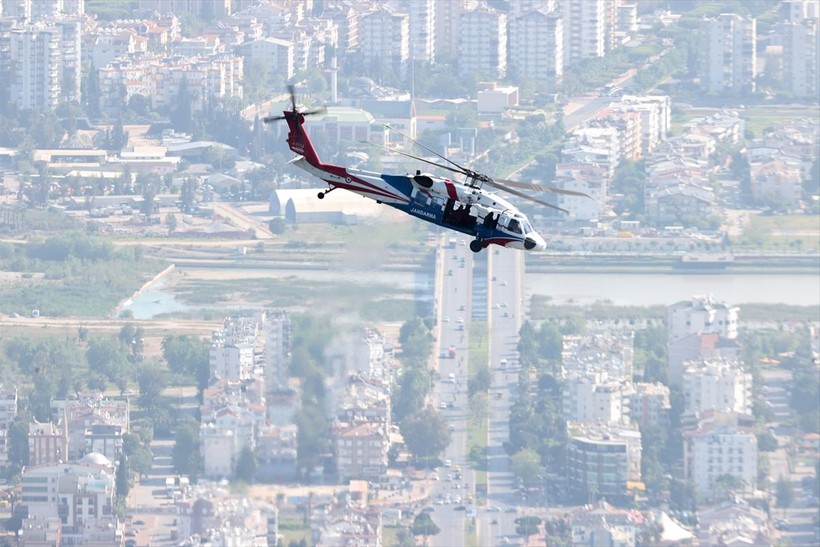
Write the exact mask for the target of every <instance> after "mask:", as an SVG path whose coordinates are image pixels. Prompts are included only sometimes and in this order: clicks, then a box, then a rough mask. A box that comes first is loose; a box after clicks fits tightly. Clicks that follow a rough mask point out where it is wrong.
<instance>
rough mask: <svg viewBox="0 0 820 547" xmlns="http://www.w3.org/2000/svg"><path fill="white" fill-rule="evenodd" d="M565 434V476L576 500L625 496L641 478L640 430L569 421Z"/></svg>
mask: <svg viewBox="0 0 820 547" xmlns="http://www.w3.org/2000/svg"><path fill="white" fill-rule="evenodd" d="M567 434H568V436H569V446H568V448H567V479H568V486H569V489H570V492H571V493H572V494H573V495H574V496H575V497H576V499H577V500H579V501H583V502H585V503H586V502H594V501H596V500H598V499H604V498H605V499H607V500H612V501H615V500H625V499H627V498H628V497H629V492H630V490H631V489H632V487H633V486H635V485H637V483H639V482H640V480H641V433H640V431H637V430H636V429H631V428H627V427H614V426H612V427H610V426H599V425H590V424H575V423H568V424H567Z"/></svg>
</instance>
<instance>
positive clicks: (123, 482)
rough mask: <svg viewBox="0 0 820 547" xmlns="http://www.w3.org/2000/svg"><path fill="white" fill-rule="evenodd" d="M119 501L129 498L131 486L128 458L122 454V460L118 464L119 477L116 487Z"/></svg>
mask: <svg viewBox="0 0 820 547" xmlns="http://www.w3.org/2000/svg"><path fill="white" fill-rule="evenodd" d="M115 488H116V490H117V499H120V500H124V499H125V498H127V497H128V491H129V490H130V489H131V485H130V484H129V482H128V458H126V456H125V454H120V459H119V461H118V462H117V476H116V485H115Z"/></svg>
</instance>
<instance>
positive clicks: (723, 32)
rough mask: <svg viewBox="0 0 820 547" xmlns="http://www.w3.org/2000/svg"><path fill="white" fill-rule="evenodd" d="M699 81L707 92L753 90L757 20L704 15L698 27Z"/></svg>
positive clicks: (730, 15) (743, 91)
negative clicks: (699, 34) (707, 16)
mask: <svg viewBox="0 0 820 547" xmlns="http://www.w3.org/2000/svg"><path fill="white" fill-rule="evenodd" d="M700 32H701V39H700V44H701V45H700V57H699V59H700V81H701V87H702V88H703V90H704V91H706V92H707V93H713V94H723V93H732V94H736V95H742V94H748V93H752V92H753V91H754V90H755V76H756V74H757V51H756V49H755V40H756V35H757V22H756V21H755V19H754V18H748V17H743V16H741V15H736V14H733V13H723V14H721V15H719V16H717V17H710V18H705V19H704V20H703V21H702V22H701V27H700Z"/></svg>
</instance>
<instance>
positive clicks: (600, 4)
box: [560, 0, 609, 66]
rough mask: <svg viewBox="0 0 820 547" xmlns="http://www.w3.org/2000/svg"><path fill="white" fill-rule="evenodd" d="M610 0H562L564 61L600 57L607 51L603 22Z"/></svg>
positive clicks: (570, 62) (567, 63) (576, 61)
mask: <svg viewBox="0 0 820 547" xmlns="http://www.w3.org/2000/svg"><path fill="white" fill-rule="evenodd" d="M608 1H609V0H561V4H560V9H561V15H562V17H563V19H564V62H565V65H566V66H569V65H574V64H576V63H578V61H581V60H582V59H588V58H590V57H603V56H604V55H605V54H606V51H607V41H606V28H607V27H606V24H607V13H608V12H607V9H606V7H607V5H608Z"/></svg>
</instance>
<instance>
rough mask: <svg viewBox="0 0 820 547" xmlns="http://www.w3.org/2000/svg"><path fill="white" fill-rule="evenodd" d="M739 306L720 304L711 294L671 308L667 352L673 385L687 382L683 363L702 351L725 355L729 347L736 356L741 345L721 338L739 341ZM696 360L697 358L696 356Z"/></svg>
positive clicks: (669, 309)
mask: <svg viewBox="0 0 820 547" xmlns="http://www.w3.org/2000/svg"><path fill="white" fill-rule="evenodd" d="M738 311H739V308H738V307H737V306H731V305H729V304H726V303H725V302H720V301H718V300H717V299H716V298H715V297H713V296H711V295H707V296H702V295H696V296H693V297H692V298H691V299H690V300H683V301H680V302H677V303H675V304H672V305H671V306H669V307H668V308H667V312H666V318H667V319H666V325H667V349H668V358H669V383H670V385H674V386H679V385H680V384H681V382H682V379H683V362H684V359H683V358H685V357H687V356H689V355H692V354H693V353H695V352H697V355H700V354H701V351H702V350H707V351H709V350H713V351H711V353H721V352H722V350H723V347H726V346H728V347H727V353H734V351H735V350H737V346H736V345H734V344H728V345H727V344H722V343H721V342H720V341H721V339H727V340H735V339H736V338H737V321H738ZM694 334H696V335H703V334H715V335H718V336H717V337H701V336H696V337H693V338H691V339H689V340H688V341H687V343H683V342H682V341H683V340H684V339H685V338H687V337H688V336H690V335H694ZM693 358H694V357H693Z"/></svg>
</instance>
